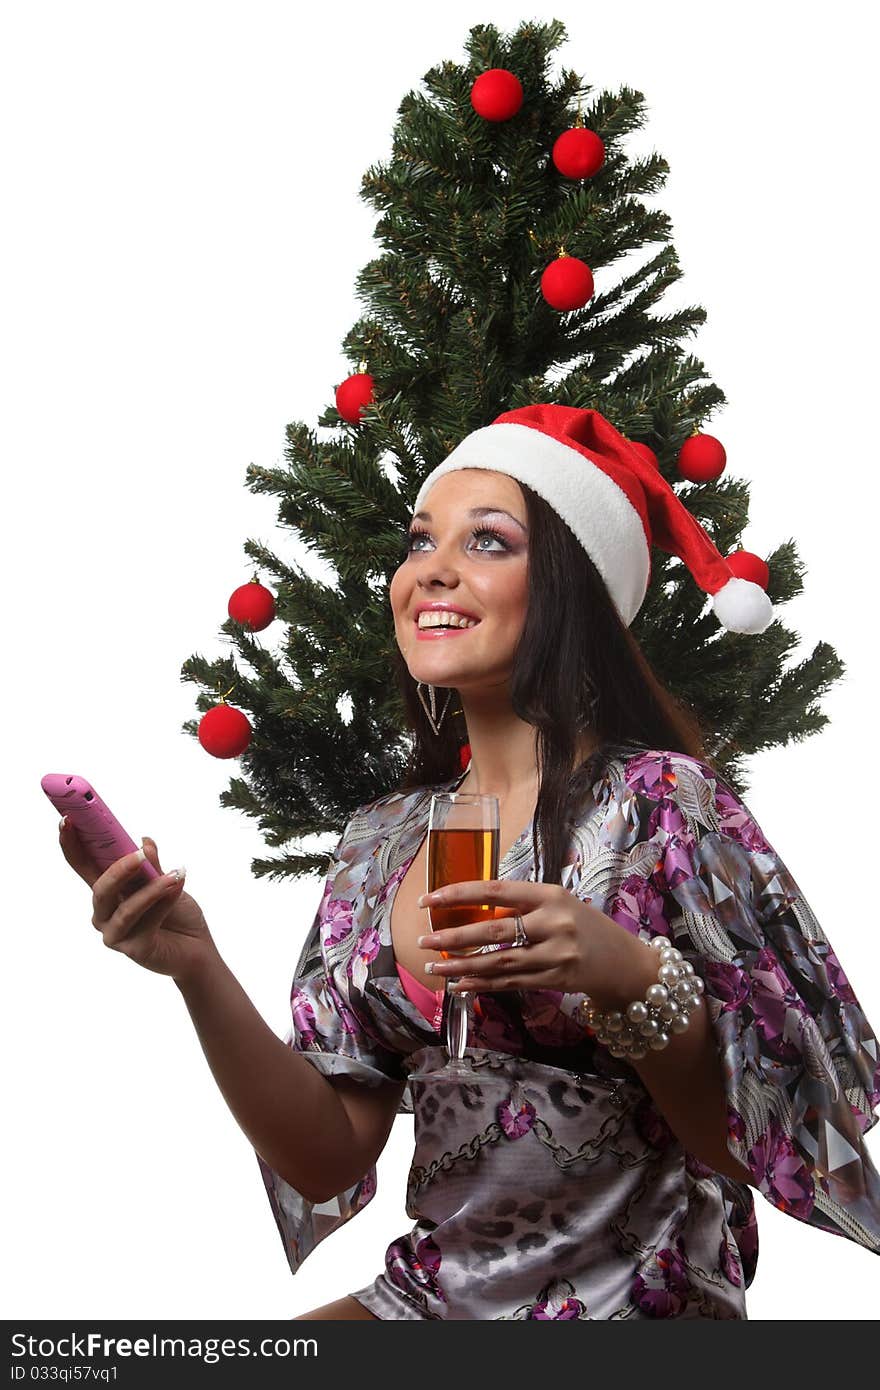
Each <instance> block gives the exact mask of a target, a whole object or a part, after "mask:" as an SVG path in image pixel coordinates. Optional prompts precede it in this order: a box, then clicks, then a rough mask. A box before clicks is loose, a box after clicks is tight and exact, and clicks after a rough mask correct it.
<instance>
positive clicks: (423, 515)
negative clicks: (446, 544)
mask: <svg viewBox="0 0 880 1390" xmlns="http://www.w3.org/2000/svg"><path fill="white" fill-rule="evenodd" d="M495 512H498V513H500V515H501V516H509V517H510V519H511V521H513V522H515V523H516V525H517V526H518V527H519V529H520V530H521V531H524V532H525V530H526V528H525V526H523V524H522V522H521V521H520V519H519V517H517V516H513V515H512V514H511V513H510V512H508V511H505V509H504V507H471V509H470V511H469V512H468V513H467V515H468V516H491V515H492V514H493V513H495ZM430 520H431V513H430V512H416V513H415V514H414V516H413V521H430Z"/></svg>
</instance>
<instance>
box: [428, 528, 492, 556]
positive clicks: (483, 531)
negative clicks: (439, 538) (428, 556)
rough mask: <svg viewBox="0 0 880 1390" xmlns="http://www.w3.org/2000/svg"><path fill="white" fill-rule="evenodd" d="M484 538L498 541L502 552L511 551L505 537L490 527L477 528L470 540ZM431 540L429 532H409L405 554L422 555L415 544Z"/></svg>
mask: <svg viewBox="0 0 880 1390" xmlns="http://www.w3.org/2000/svg"><path fill="white" fill-rule="evenodd" d="M484 536H487V537H489V539H490V540H493V541H497V543H498V545H500V546H501V549H502V550H509V549H510V546H509V545H508V543H507V541H506V540H505V539H504V537H503V536H499V534H498V532H497V531H493V530H492V529H491V527H488V526H479V527H477V529H476V530H474V531H472V532H471V536H470V538H471V540H474V541H478V540H481V539H482V538H483V537H484ZM430 539H431V537H430V536H429V535H428V532H427V531H409V532H408V533H407V544H406V552H405V553H407V554H408V553H410V552H413V553H415V554H418V553H420V548H417V547H416V544H415V543H416V542H417V541H422V540H430ZM477 549H480V550H489V547H488V546H478V547H477ZM489 553H490V554H491V553H493V552H492V551H489Z"/></svg>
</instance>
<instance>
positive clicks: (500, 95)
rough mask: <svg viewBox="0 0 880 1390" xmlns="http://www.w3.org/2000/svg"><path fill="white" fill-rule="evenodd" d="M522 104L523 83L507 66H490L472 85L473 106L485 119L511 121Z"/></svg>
mask: <svg viewBox="0 0 880 1390" xmlns="http://www.w3.org/2000/svg"><path fill="white" fill-rule="evenodd" d="M522 104H523V89H522V83H521V82H520V80H519V78H518V77H517V76H516V74H515V73H512V72H508V71H507V68H489V70H488V71H487V72H482V73H480V76H479V77H478V78H477V80H476V82H475V83H474V84H473V86H472V87H471V106H472V107H473V108H474V110H475V111H476V113H477V115H478V116H482V117H483V120H484V121H509V120H510V118H511V116H515V115H516V113H517V111H518V110H519V108H520V107H521V106H522Z"/></svg>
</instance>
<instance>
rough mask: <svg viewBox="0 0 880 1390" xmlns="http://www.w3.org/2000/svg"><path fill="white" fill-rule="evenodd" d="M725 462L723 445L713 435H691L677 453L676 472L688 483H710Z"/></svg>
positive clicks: (718, 474) (719, 473)
mask: <svg viewBox="0 0 880 1390" xmlns="http://www.w3.org/2000/svg"><path fill="white" fill-rule="evenodd" d="M726 462H727V454H726V453H725V452H724V445H723V444H722V443H721V440H720V439H716V438H715V436H714V434H692V435H691V437H690V439H686V440H685V441H684V443H683V444H682V446H681V448H680V450H679V452H678V471H679V473H680V475H681V477H682V478H687V480H688V482H689V483H711V482H714V481H715V479H716V478H720V477H721V474H722V473H723V472H724V465H725V464H726Z"/></svg>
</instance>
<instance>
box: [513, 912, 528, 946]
mask: <svg viewBox="0 0 880 1390" xmlns="http://www.w3.org/2000/svg"><path fill="white" fill-rule="evenodd" d="M513 920H514V924H515V926H516V936H515V937H514V938H513V941H512V942H511V943H510V944H511V945H512V946H528V944H529V938H528V937H527V936H526V929H525V927H524V926H523V919H522V918H521V917H520V915H519V913H517V914H516V916H515V917H514V919H513Z"/></svg>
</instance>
